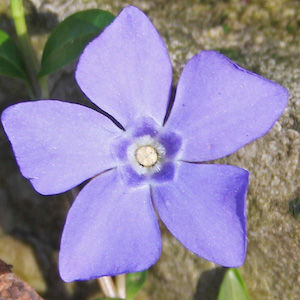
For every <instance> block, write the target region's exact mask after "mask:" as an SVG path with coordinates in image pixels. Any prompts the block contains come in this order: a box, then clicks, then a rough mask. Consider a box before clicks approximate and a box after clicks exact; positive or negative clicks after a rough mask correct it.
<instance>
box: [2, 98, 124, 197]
mask: <svg viewBox="0 0 300 300" xmlns="http://www.w3.org/2000/svg"><path fill="white" fill-rule="evenodd" d="M1 119H2V123H3V127H4V129H5V131H6V134H7V136H8V138H9V140H10V142H11V144H12V147H13V150H14V152H15V155H16V159H17V162H18V164H19V166H20V169H21V172H22V174H23V175H24V176H25V177H26V178H28V179H30V181H31V183H32V185H33V186H34V188H35V189H36V190H37V191H38V192H39V193H41V194H44V195H49V194H56V193H61V192H64V191H66V190H68V189H70V188H72V187H74V186H76V185H78V184H79V183H81V182H83V181H84V180H86V179H89V178H91V177H93V176H95V175H97V174H99V173H100V172H102V171H104V170H107V169H109V168H112V167H114V166H115V162H114V160H113V159H112V157H111V154H110V141H111V140H112V138H114V137H115V136H117V135H119V134H120V132H122V131H121V130H120V129H119V128H118V127H117V126H116V125H115V124H114V123H113V122H111V121H110V120H109V119H108V118H106V117H105V116H104V115H102V114H100V113H98V112H96V111H94V110H92V109H89V108H87V107H84V106H82V105H78V104H73V103H67V102H62V101H56V100H45V101H43V100H42V101H36V102H23V103H19V104H16V105H13V106H10V107H8V108H7V109H6V110H5V111H4V112H3V114H2V116H1Z"/></svg>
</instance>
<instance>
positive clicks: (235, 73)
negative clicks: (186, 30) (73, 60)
mask: <svg viewBox="0 0 300 300" xmlns="http://www.w3.org/2000/svg"><path fill="white" fill-rule="evenodd" d="M76 79H77V82H78V84H79V85H80V87H81V89H82V90H83V92H84V93H85V94H86V95H87V97H89V99H91V101H93V102H94V103H95V104H96V105H97V106H99V107H101V108H102V109H103V110H104V111H106V112H108V113H109V114H111V115H112V116H113V117H114V118H115V119H116V120H117V121H118V122H119V123H120V124H122V126H123V127H124V128H125V130H123V129H121V128H120V127H118V126H116V125H115V123H113V122H112V121H111V120H110V119H108V118H107V117H106V116H104V115H103V114H101V113H99V112H97V111H95V110H93V109H90V108H87V107H84V106H81V105H78V104H71V103H66V102H61V101H57V100H41V101H36V102H25V103H20V104H17V105H14V106H11V107H9V108H7V109H6V110H5V111H4V113H3V115H2V122H3V125H4V128H5V131H6V133H7V135H8V137H9V139H10V141H11V143H12V147H13V149H14V152H15V155H16V159H17V162H18V164H19V166H20V169H21V172H22V174H23V175H24V176H25V177H26V178H28V179H29V180H30V181H31V183H32V185H33V186H34V188H35V189H36V190H37V191H38V192H39V193H41V194H44V195H50V194H56V193H62V192H64V191H67V190H69V189H71V188H73V187H74V186H76V185H78V184H80V183H81V182H83V181H85V180H87V179H90V178H92V179H91V181H90V182H88V183H87V184H86V186H85V187H84V188H83V189H82V191H81V192H80V193H79V195H78V197H77V198H76V200H75V202H74V204H73V206H72V207H71V209H70V212H69V214H68V217H67V220H66V224H65V228H64V231H63V235H62V241H61V249H60V254H59V268H60V274H61V277H62V278H63V279H64V280H65V281H67V282H70V281H73V280H79V279H80V280H83V279H91V278H95V277H100V276H104V275H116V274H120V273H125V272H135V271H141V270H144V269H147V268H148V267H150V266H151V265H152V264H154V263H155V262H156V261H157V259H158V258H159V256H160V252H161V236H160V231H159V226H158V222H157V219H156V214H155V210H154V207H155V208H156V211H157V213H158V215H159V216H160V218H161V219H162V221H163V222H164V224H165V225H166V226H167V228H168V229H169V230H170V232H171V233H172V234H173V235H174V236H175V237H176V238H177V239H178V240H179V241H180V242H181V243H182V244H183V245H184V246H185V247H186V248H187V249H189V250H190V251H192V252H194V253H196V254H197V255H200V256H202V257H204V258H205V259H208V260H211V261H213V262H215V263H217V264H220V265H223V266H227V267H229V266H230V267H238V266H240V265H242V264H243V262H244V259H245V253H246V248H247V239H246V208H245V198H246V192H247V186H248V172H247V171H246V170H243V169H240V168H238V167H234V166H228V165H216V164H215V165H212V164H200V163H201V162H205V161H209V160H214V159H218V158H220V157H224V156H226V155H229V154H231V153H233V152H235V151H236V150H238V149H239V148H241V147H243V146H244V145H246V144H248V143H250V142H252V141H253V140H255V139H257V138H259V137H261V136H262V135H264V134H266V133H267V132H268V131H269V130H270V128H271V127H272V126H273V125H274V123H275V122H276V120H277V119H278V118H279V117H280V115H281V114H282V112H283V110H284V108H285V106H286V104H287V99H288V92H287V91H286V89H284V88H283V87H281V86H280V85H278V84H276V83H274V82H272V81H269V80H267V79H264V78H262V77H260V76H258V75H256V74H253V73H251V72H249V71H246V70H244V69H242V68H241V67H239V66H237V65H236V64H234V63H233V62H231V61H230V60H228V59H227V58H226V57H224V56H223V55H221V54H219V53H217V52H215V51H203V52H201V53H200V54H198V55H196V56H194V57H193V58H192V59H191V60H190V61H189V62H188V63H187V65H186V66H185V68H184V70H183V72H182V75H181V77H180V80H179V83H178V87H177V92H176V97H175V102H174V105H173V107H172V110H171V113H170V116H169V118H166V112H167V108H168V105H169V98H170V90H171V84H172V68H171V63H170V58H169V56H168V53H167V49H166V47H165V45H164V43H163V41H162V40H161V38H160V36H159V34H158V33H157V31H156V30H155V28H154V27H153V25H152V24H151V22H150V21H149V19H148V18H147V17H146V16H145V15H144V13H142V12H141V11H140V10H138V9H137V8H135V7H127V8H125V9H124V10H123V11H122V12H121V13H120V15H119V16H118V17H117V18H116V19H115V21H114V22H113V23H112V24H111V25H110V26H109V27H107V29H106V30H105V31H104V32H103V33H102V34H101V35H100V36H99V37H98V38H96V39H95V40H93V41H92V42H91V43H90V44H89V45H88V46H87V47H86V49H85V51H84V53H83V54H82V56H81V58H80V61H79V64H78V67H77V71H76Z"/></svg>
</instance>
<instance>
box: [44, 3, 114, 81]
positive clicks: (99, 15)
mask: <svg viewBox="0 0 300 300" xmlns="http://www.w3.org/2000/svg"><path fill="white" fill-rule="evenodd" d="M114 18H115V17H114V15H112V14H111V13H109V12H107V11H103V10H100V9H91V10H85V11H81V12H78V13H75V14H73V15H71V16H69V17H68V18H66V19H65V20H64V21H62V22H61V23H60V24H59V25H58V26H57V27H56V28H55V29H54V30H53V32H52V33H51V35H50V37H49V39H48V41H47V43H46V45H45V49H44V52H43V56H42V63H41V70H40V72H39V76H40V77H41V76H44V75H47V74H49V73H52V72H54V71H56V70H58V69H60V68H61V67H63V66H65V65H66V64H68V63H70V62H72V61H73V60H75V59H77V58H78V57H79V56H80V54H81V53H82V51H83V49H84V48H85V46H86V45H87V44H88V43H89V42H90V41H91V40H92V39H94V38H95V37H96V36H98V35H99V34H100V33H101V32H102V31H103V29H104V28H105V27H106V26H108V25H109V24H110V23H111V22H112V21H113V20H114Z"/></svg>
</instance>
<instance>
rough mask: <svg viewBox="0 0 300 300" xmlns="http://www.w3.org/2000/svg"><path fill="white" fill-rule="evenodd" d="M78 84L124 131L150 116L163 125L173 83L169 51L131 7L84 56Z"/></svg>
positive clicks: (95, 41) (92, 44)
mask: <svg viewBox="0 0 300 300" xmlns="http://www.w3.org/2000/svg"><path fill="white" fill-rule="evenodd" d="M76 79H77V82H78V84H79V86H80V87H81V89H82V91H83V92H84V93H85V94H86V95H87V97H89V98H90V100H91V101H93V102H94V103H95V104H96V105H98V106H99V107H101V109H103V110H105V111H106V112H108V113H109V114H111V115H113V116H114V117H115V118H116V119H117V120H118V121H119V122H120V123H121V124H122V125H123V126H124V127H125V128H126V127H127V126H128V125H130V124H131V123H132V120H134V119H136V118H138V117H140V116H143V115H145V112H146V113H147V114H148V116H151V117H153V118H154V119H155V120H156V122H157V123H159V124H162V123H163V120H164V117H165V114H166V110H167V105H168V100H169V94H170V90H171V84H172V66H171V62H170V58H169V55H168V52H167V49H166V47H165V45H164V42H163V41H162V39H161V37H160V35H159V34H158V32H157V31H156V29H155V28H154V26H153V25H152V23H151V21H150V20H149V19H148V17H147V16H146V15H145V14H144V13H143V12H142V11H140V10H139V9H137V8H136V7H133V6H129V7H126V8H125V9H124V10H123V11H122V12H121V13H120V15H119V16H118V17H117V18H116V19H115V21H114V22H113V23H112V24H111V25H109V26H108V27H107V28H106V29H105V30H104V32H103V33H102V34H101V35H100V36H99V37H98V38H96V39H95V40H93V41H92V42H91V43H90V44H89V45H88V46H87V47H86V48H85V50H84V52H83V54H82V55H81V57H80V60H79V63H78V67H77V71H76Z"/></svg>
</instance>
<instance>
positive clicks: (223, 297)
mask: <svg viewBox="0 0 300 300" xmlns="http://www.w3.org/2000/svg"><path fill="white" fill-rule="evenodd" d="M218 300H249V296H248V293H247V289H246V286H245V284H244V281H243V279H242V277H241V275H240V273H239V272H238V270H237V269H228V270H227V271H226V274H225V277H224V279H223V282H222V284H221V288H220V291H219V295H218Z"/></svg>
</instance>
